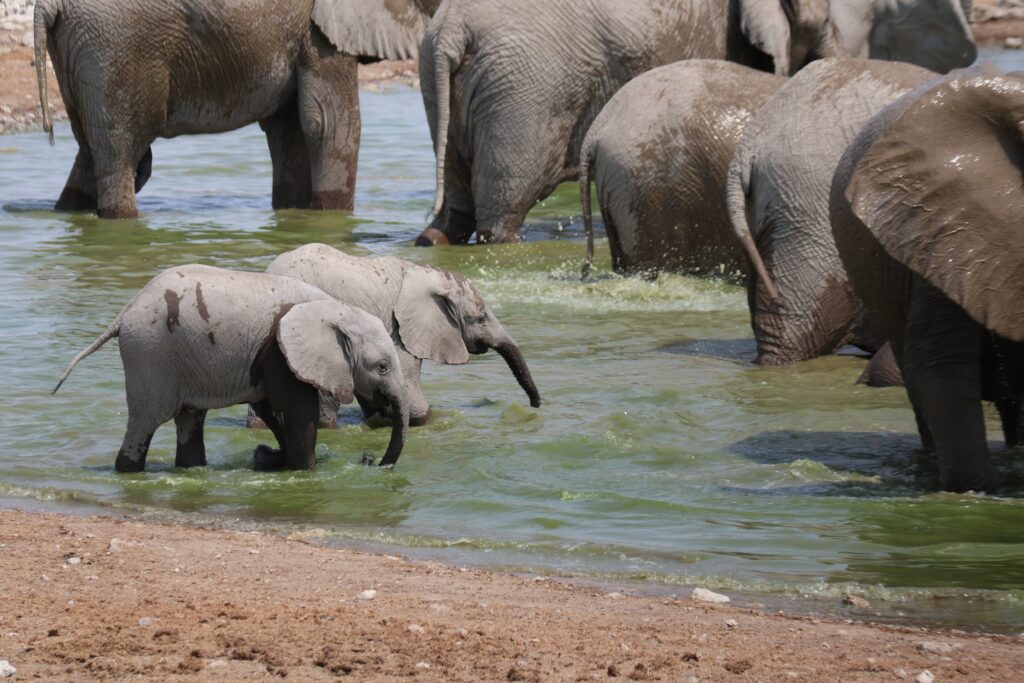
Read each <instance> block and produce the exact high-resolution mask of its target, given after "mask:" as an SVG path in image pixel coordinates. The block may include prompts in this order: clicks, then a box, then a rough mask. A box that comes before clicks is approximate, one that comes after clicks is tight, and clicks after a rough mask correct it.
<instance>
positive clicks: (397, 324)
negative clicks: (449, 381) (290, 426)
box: [267, 244, 541, 426]
mask: <svg viewBox="0 0 1024 683" xmlns="http://www.w3.org/2000/svg"><path fill="white" fill-rule="evenodd" d="M267 272H268V273H273V274H275V275H285V276H289V277H294V278H298V279H300V280H302V281H304V282H308V283H310V284H312V285H315V286H317V287H319V288H320V289H322V290H323V291H325V292H327V293H328V294H330V295H331V296H333V297H334V298H336V299H338V300H339V301H343V302H345V303H347V304H350V305H352V306H358V307H359V308H361V309H363V310H365V311H369V312H370V313H371V314H372V315H373V316H374V317H376V318H378V319H379V320H380V321H381V322H382V323H384V326H385V327H386V328H387V330H388V332H390V333H391V337H392V339H394V341H395V347H396V348H397V349H398V357H399V359H400V360H401V362H402V374H403V376H404V378H405V388H406V395H407V396H408V399H409V409H410V415H411V418H410V421H411V424H413V425H420V424H424V423H425V422H427V420H429V419H430V404H429V403H428V402H427V399H426V398H425V397H424V396H423V391H422V389H420V364H421V362H422V360H423V359H424V358H428V359H430V360H433V361H436V362H439V363H447V364H453V365H461V364H463V363H465V362H467V361H468V360H469V355H470V354H482V353H487V351H488V350H489V349H494V350H495V351H497V352H498V353H499V354H500V355H501V357H502V358H504V359H505V362H506V363H507V364H508V367H509V369H510V370H511V371H512V374H513V375H514V376H515V378H516V380H517V381H518V382H519V386H520V387H522V389H523V391H525V392H526V395H527V397H528V398H529V400H530V405H531V406H533V407H534V408H536V407H538V406H540V402H541V398H540V392H539V391H537V386H536V385H535V384H534V383H533V377H532V376H531V375H530V369H529V368H528V367H527V365H526V359H525V358H523V354H522V352H520V350H519V346H518V345H517V344H516V343H515V341H514V340H513V339H512V336H511V335H509V333H508V332H506V331H505V328H504V327H502V325H501V323H500V322H498V319H497V317H495V315H494V312H493V311H491V308H490V306H488V305H487V303H486V302H485V301H484V300H483V297H481V296H480V294H479V293H478V292H477V291H476V289H475V288H474V287H473V285H472V284H471V283H470V282H469V280H467V279H466V278H465V277H463V276H462V275H460V274H458V273H454V272H451V271H448V270H444V269H442V268H432V267H429V266H419V265H417V264H415V263H413V262H411V261H405V260H403V259H400V258H395V257H393V256H385V257H381V258H359V257H356V256H349V255H348V254H345V253H343V252H340V251H338V250H337V249H334V248H333V247H329V246H327V245H326V244H307V245H305V246H303V247H299V248H298V249H294V250H292V251H289V252H286V253H284V254H281V255H280V256H278V257H277V258H276V259H274V262H273V263H271V264H270V267H269V268H267ZM356 398H357V399H358V400H359V404H360V406H361V407H362V408H363V413H364V416H365V417H367V418H370V417H371V416H373V415H375V414H384V413H386V412H387V411H386V408H387V406H382V405H381V404H380V401H378V400H375V399H374V397H373V396H371V395H369V394H364V393H363V392H362V391H360V390H359V388H358V387H356ZM326 413H328V414H326V415H325V422H324V423H322V424H321V426H330V423H332V422H333V421H334V418H335V415H334V413H336V411H331V410H328V411H326Z"/></svg>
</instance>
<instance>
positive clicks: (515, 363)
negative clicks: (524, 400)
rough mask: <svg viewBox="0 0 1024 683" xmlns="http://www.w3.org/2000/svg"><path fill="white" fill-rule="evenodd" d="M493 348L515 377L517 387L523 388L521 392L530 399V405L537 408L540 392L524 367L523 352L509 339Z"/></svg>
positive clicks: (527, 369)
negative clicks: (517, 383)
mask: <svg viewBox="0 0 1024 683" xmlns="http://www.w3.org/2000/svg"><path fill="white" fill-rule="evenodd" d="M493 348H494V350H495V351H497V352H498V355H500V356H501V357H502V358H504V359H505V362H506V363H508V368H509V370H511V371H512V374H513V375H515V378H516V381H517V382H519V386H521V387H522V388H523V391H525V392H526V395H527V396H528V397H529V398H530V405H531V406H533V407H534V408H539V407H540V392H539V391H537V385H536V384H534V383H533V377H532V376H531V375H530V368H529V367H527V365H526V359H525V358H523V352H522V351H520V350H519V347H518V346H516V344H515V342H513V341H512V340H511V339H509V340H507V341H504V342H501V343H499V344H495V345H494V347H493Z"/></svg>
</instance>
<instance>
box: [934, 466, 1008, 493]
mask: <svg viewBox="0 0 1024 683" xmlns="http://www.w3.org/2000/svg"><path fill="white" fill-rule="evenodd" d="M999 483H1000V478H999V475H998V474H997V473H996V471H995V469H994V468H990V469H988V471H985V472H980V473H977V474H975V475H973V476H971V477H958V476H957V475H955V474H954V475H953V476H951V477H949V480H948V481H945V482H943V483H942V490H943V491H949V492H951V493H967V492H968V491H975V492H977V493H995V492H996V491H998V490H999Z"/></svg>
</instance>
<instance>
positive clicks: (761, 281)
mask: <svg viewBox="0 0 1024 683" xmlns="http://www.w3.org/2000/svg"><path fill="white" fill-rule="evenodd" d="M934 77H935V74H934V73H933V72H930V71H928V70H926V69H922V68H920V67H916V66H913V65H910V64H903V63H896V62H880V61H876V60H864V59H848V58H843V59H828V60H822V61H820V62H816V63H815V64H812V65H810V66H809V67H807V68H806V69H804V70H803V71H801V72H800V73H799V74H797V75H796V76H794V77H793V78H792V79H790V81H789V82H788V83H786V84H785V85H784V86H783V87H782V88H780V89H779V90H778V91H777V92H776V93H775V94H774V95H773V96H772V97H771V98H770V99H769V100H768V102H767V103H766V104H765V105H764V106H763V107H762V108H761V110H760V111H758V112H757V114H755V116H754V118H753V119H752V120H751V122H750V124H749V125H748V126H747V129H746V130H745V131H744V133H743V137H742V138H741V140H740V143H739V145H738V146H737V148H736V155H735V157H734V158H733V160H732V163H731V164H730V166H729V175H728V179H727V181H726V187H727V189H726V195H727V197H726V201H727V204H728V207H729V215H730V219H731V220H732V224H733V228H734V229H735V231H736V235H737V237H738V238H739V241H740V244H742V245H743V248H744V249H745V250H746V252H747V255H748V257H749V259H750V262H751V264H752V267H751V271H752V273H756V276H754V275H753V274H752V276H751V277H750V278H749V280H748V299H749V304H750V314H751V325H752V327H753V329H754V337H755V338H756V340H757V362H758V363H761V364H765V365H783V364H787V363H795V362H798V361H803V360H808V359H810V358H816V357H818V356H822V355H826V354H830V353H833V352H835V351H837V350H838V349H840V348H842V347H843V346H845V345H846V344H850V343H855V344H858V345H860V346H862V347H864V348H865V349H867V350H869V351H874V350H877V349H878V348H879V346H881V343H882V341H884V340H881V339H879V338H878V337H877V335H876V334H875V333H874V332H873V330H872V329H871V328H870V325H869V324H868V322H867V321H866V320H865V319H864V316H863V307H862V306H861V305H860V303H859V302H858V301H857V298H856V297H855V296H854V294H853V290H852V288H851V287H850V285H849V283H848V282H847V279H846V273H845V272H844V271H843V266H842V263H841V262H840V260H839V254H838V253H836V247H835V243H834V241H833V239H832V231H831V226H830V223H829V215H828V197H829V187H830V184H831V179H832V174H833V172H834V171H835V168H836V164H838V163H839V159H840V157H841V156H842V154H843V151H844V150H845V149H846V146H847V145H848V144H849V142H850V141H851V140H852V139H853V137H854V136H855V135H856V134H857V132H858V131H859V130H860V128H861V126H863V125H864V123H865V122H866V121H867V120H868V119H870V118H871V117H872V116H873V115H874V114H875V113H877V112H878V111H879V110H881V109H882V108H884V107H885V106H886V105H887V104H889V103H890V102H892V101H893V100H895V99H897V98H898V97H900V96H901V95H903V94H904V93H906V92H907V91H909V90H911V89H913V88H914V87H916V86H918V85H920V84H921V83H924V82H925V81H928V80H930V79H931V78H934Z"/></svg>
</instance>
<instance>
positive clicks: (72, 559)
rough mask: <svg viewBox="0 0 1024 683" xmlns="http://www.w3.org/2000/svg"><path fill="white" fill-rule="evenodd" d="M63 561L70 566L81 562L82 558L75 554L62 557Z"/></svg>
mask: <svg viewBox="0 0 1024 683" xmlns="http://www.w3.org/2000/svg"><path fill="white" fill-rule="evenodd" d="M64 561H65V562H67V563H68V564H70V565H71V566H72V567H74V566H75V565H77V564H82V558H80V557H78V556H76V555H72V556H70V557H66V558H64Z"/></svg>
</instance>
